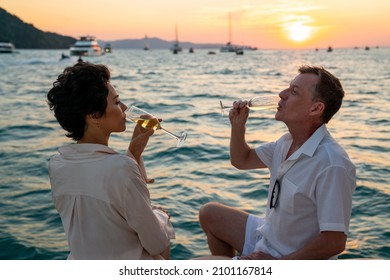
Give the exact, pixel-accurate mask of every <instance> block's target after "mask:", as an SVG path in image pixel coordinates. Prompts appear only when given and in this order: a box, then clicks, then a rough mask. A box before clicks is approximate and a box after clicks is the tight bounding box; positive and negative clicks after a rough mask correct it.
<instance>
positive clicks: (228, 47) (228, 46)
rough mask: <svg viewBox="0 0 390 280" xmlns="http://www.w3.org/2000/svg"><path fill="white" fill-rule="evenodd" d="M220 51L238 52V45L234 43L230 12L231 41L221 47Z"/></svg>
mask: <svg viewBox="0 0 390 280" xmlns="http://www.w3.org/2000/svg"><path fill="white" fill-rule="evenodd" d="M220 52H236V47H235V46H233V45H232V18H231V14H230V13H229V41H228V42H227V43H226V45H225V46H223V47H221V49H220Z"/></svg>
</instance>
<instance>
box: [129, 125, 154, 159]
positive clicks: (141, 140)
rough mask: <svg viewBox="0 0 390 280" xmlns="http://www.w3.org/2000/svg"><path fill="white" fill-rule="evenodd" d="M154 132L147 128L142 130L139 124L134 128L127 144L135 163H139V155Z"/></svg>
mask: <svg viewBox="0 0 390 280" xmlns="http://www.w3.org/2000/svg"><path fill="white" fill-rule="evenodd" d="M153 133H154V130H153V129H151V128H149V129H147V128H143V127H142V126H141V125H140V124H138V123H137V125H136V126H135V128H134V131H133V136H132V138H131V141H130V144H129V151H130V153H131V154H132V155H133V156H134V158H135V159H136V161H137V162H139V161H140V159H141V155H142V153H143V152H144V150H145V147H146V145H147V144H148V141H149V138H150V136H152V135H153Z"/></svg>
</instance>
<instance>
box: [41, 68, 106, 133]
mask: <svg viewBox="0 0 390 280" xmlns="http://www.w3.org/2000/svg"><path fill="white" fill-rule="evenodd" d="M109 80H110V71H109V70H108V68H107V67H106V66H105V65H97V64H92V63H88V62H79V63H77V64H75V65H74V66H71V67H67V68H65V70H64V71H63V73H61V74H60V75H59V76H58V78H57V80H56V81H55V82H54V83H53V88H52V89H51V90H50V91H49V92H48V94H47V101H48V104H49V107H50V110H52V111H54V116H55V117H56V119H57V121H58V123H59V124H60V125H61V126H62V128H63V129H65V130H66V131H67V132H68V133H67V134H66V136H67V137H69V138H72V139H73V140H76V141H77V140H80V139H81V138H82V137H83V135H84V131H85V129H86V126H87V124H86V121H85V118H86V116H88V115H90V114H96V115H97V116H98V117H101V116H103V115H104V112H105V110H106V107H107V96H108V92H109V90H108V87H107V83H108V81H109Z"/></svg>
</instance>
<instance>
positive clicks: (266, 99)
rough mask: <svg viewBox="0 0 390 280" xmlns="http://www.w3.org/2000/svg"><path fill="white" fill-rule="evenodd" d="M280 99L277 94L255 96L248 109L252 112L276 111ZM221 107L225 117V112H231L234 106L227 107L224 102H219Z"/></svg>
mask: <svg viewBox="0 0 390 280" xmlns="http://www.w3.org/2000/svg"><path fill="white" fill-rule="evenodd" d="M279 100H280V97H279V96H278V95H275V94H262V95H259V96H255V97H253V98H252V99H250V100H249V102H248V105H247V107H248V108H249V109H251V110H256V111H258V110H268V109H276V108H277V107H278V102H279ZM219 103H220V107H221V114H222V116H223V115H224V111H230V109H232V108H233V106H225V105H223V104H222V101H219Z"/></svg>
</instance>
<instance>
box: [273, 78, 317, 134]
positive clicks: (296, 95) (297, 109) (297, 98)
mask: <svg viewBox="0 0 390 280" xmlns="http://www.w3.org/2000/svg"><path fill="white" fill-rule="evenodd" d="M318 80H319V77H318V76H317V75H315V74H299V75H298V76H297V77H295V79H294V80H293V81H292V82H291V83H290V86H289V87H288V88H286V89H285V90H283V91H281V92H280V93H279V96H280V98H281V100H280V101H279V107H278V111H277V112H276V114H275V119H276V120H278V121H282V122H284V123H285V124H286V125H287V126H289V125H294V126H295V125H302V124H305V123H306V122H307V121H309V120H310V118H311V114H310V113H311V112H312V110H313V106H314V103H315V102H314V101H313V92H314V88H315V85H316V84H317V82H318Z"/></svg>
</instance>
